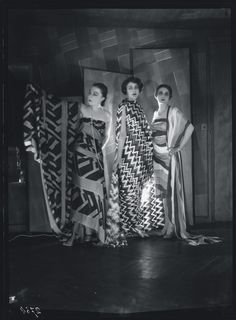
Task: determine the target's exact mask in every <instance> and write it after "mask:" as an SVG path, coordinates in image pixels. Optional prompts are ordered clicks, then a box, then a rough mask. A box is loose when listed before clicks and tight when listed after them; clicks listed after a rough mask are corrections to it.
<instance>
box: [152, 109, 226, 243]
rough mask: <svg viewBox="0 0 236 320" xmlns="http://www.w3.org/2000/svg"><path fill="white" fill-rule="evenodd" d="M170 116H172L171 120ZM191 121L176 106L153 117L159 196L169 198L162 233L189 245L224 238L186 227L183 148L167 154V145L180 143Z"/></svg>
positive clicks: (213, 241) (212, 241) (155, 166)
mask: <svg viewBox="0 0 236 320" xmlns="http://www.w3.org/2000/svg"><path fill="white" fill-rule="evenodd" d="M170 118H171V120H172V121H171V120H170ZM189 125H190V122H189V121H188V120H187V119H185V117H184V115H183V113H182V112H181V111H180V110H179V109H178V108H176V107H170V106H169V107H168V109H167V113H166V118H157V119H154V120H153V121H152V124H151V129H152V137H153V150H154V153H153V167H154V177H155V184H156V194H157V197H161V198H162V200H164V199H166V200H167V208H168V210H167V211H166V210H164V211H165V222H164V228H163V229H162V230H161V234H160V235H164V236H165V237H166V238H170V237H173V236H176V237H177V238H179V239H182V240H184V241H186V242H187V243H188V244H189V245H192V246H197V245H202V244H209V243H218V242H221V239H220V238H219V237H212V236H205V235H201V234H200V235H195V234H191V233H189V232H188V231H187V224H186V208H185V193H184V179H183V167H182V157H181V152H180V151H178V152H176V153H175V154H173V155H172V157H170V156H169V154H168V147H179V145H180V143H181V140H182V139H183V137H184V135H185V132H186V130H187V128H188V126H189Z"/></svg>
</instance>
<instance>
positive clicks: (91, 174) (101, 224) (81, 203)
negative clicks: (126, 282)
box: [71, 117, 106, 242]
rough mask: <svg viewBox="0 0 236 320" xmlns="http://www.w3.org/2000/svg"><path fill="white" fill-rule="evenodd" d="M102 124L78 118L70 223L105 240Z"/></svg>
mask: <svg viewBox="0 0 236 320" xmlns="http://www.w3.org/2000/svg"><path fill="white" fill-rule="evenodd" d="M104 137H105V122H104V121H102V120H95V119H92V118H85V117H82V118H81V119H80V120H79V127H78V135H77V137H76V141H75V145H74V159H73V160H74V161H73V180H72V181H73V187H72V205H71V207H72V221H73V222H77V223H79V224H80V225H82V226H84V227H85V228H89V229H90V230H93V233H94V234H96V236H97V238H98V239H99V240H100V241H101V242H104V241H105V210H106V201H105V199H106V187H105V177H104V164H103V154H102V143H103V140H104Z"/></svg>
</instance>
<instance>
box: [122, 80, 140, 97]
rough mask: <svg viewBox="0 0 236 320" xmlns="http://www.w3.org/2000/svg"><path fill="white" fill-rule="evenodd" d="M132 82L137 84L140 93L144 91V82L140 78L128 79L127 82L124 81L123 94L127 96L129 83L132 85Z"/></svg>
mask: <svg viewBox="0 0 236 320" xmlns="http://www.w3.org/2000/svg"><path fill="white" fill-rule="evenodd" d="M130 82H132V83H136V84H137V85H138V88H139V92H141V91H142V89H143V83H142V81H141V80H140V79H139V78H137V77H129V78H127V79H126V80H125V81H123V83H122V85H121V91H122V93H124V94H127V85H128V83H130Z"/></svg>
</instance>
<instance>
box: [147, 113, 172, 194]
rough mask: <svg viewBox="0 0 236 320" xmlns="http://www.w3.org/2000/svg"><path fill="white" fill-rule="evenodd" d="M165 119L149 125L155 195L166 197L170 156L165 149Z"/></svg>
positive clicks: (166, 129)
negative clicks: (151, 139)
mask: <svg viewBox="0 0 236 320" xmlns="http://www.w3.org/2000/svg"><path fill="white" fill-rule="evenodd" d="M169 110H170V107H168V109H167V113H166V118H159V119H154V121H152V124H151V129H152V137H153V167H154V176H155V181H156V192H157V195H161V196H162V197H163V198H165V197H167V188H168V180H169V170H170V156H169V154H168V149H167V132H168V114H169Z"/></svg>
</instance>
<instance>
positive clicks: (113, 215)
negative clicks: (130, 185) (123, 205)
mask: <svg viewBox="0 0 236 320" xmlns="http://www.w3.org/2000/svg"><path fill="white" fill-rule="evenodd" d="M108 204H109V209H108V211H107V217H106V242H105V243H106V245H108V246H112V247H117V246H125V245H127V241H126V239H125V236H124V233H123V232H122V228H121V220H120V202H119V176H118V174H117V171H116V172H114V171H113V172H112V176H111V188H110V197H109V198H108Z"/></svg>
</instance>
